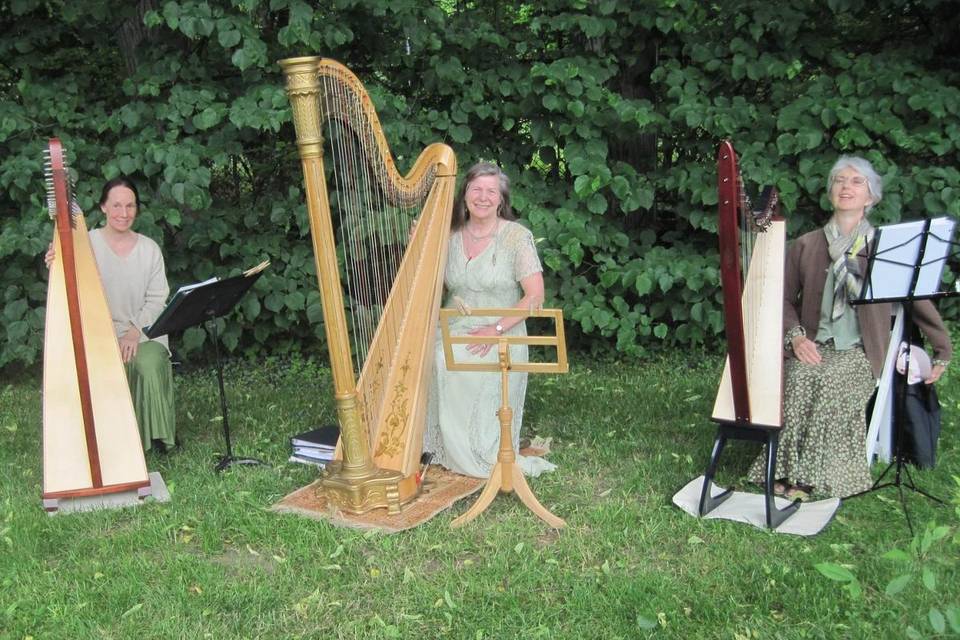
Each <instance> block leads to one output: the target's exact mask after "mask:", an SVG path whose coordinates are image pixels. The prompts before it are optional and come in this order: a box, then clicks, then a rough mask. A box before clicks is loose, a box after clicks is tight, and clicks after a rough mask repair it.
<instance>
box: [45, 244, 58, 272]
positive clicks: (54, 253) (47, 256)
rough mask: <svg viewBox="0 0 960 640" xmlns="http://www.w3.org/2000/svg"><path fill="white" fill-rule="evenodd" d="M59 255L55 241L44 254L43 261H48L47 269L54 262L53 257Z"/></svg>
mask: <svg viewBox="0 0 960 640" xmlns="http://www.w3.org/2000/svg"><path fill="white" fill-rule="evenodd" d="M56 257H57V251H56V249H54V248H53V243H52V242H51V243H50V246H49V247H47V253H46V254H45V255H44V256H43V261H44V262H46V263H47V269H49V268H50V265H52V264H53V259H54V258H56Z"/></svg>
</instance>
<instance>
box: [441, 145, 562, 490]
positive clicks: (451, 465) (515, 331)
mask: <svg viewBox="0 0 960 640" xmlns="http://www.w3.org/2000/svg"><path fill="white" fill-rule="evenodd" d="M515 220H516V217H515V216H514V215H513V211H512V209H511V207H510V183H509V179H508V178H507V176H506V174H504V173H503V172H502V171H501V170H500V168H499V167H497V166H496V165H493V164H489V163H483V162H481V163H478V164H476V165H474V166H473V167H472V168H471V169H470V170H469V171H468V172H467V175H466V177H465V178H464V181H463V185H462V186H461V188H460V191H459V193H458V194H457V198H456V201H455V203H454V210H453V220H452V223H451V236H450V245H449V248H448V253H447V265H446V270H445V274H444V284H445V287H446V295H445V304H444V306H447V307H450V306H461V307H462V306H466V307H469V308H473V309H477V308H481V307H501V308H503V307H516V308H519V309H530V308H537V307H539V306H540V305H541V304H542V302H543V268H542V267H541V266H540V259H539V258H538V257H537V249H536V246H535V244H534V241H533V234H531V233H530V231H529V230H528V229H527V228H526V227H523V226H522V225H520V224H519V223H517V222H515ZM450 325H451V326H450V328H451V333H453V334H455V335H475V336H498V335H526V333H527V331H526V324H525V322H524V320H523V319H522V318H515V317H503V318H489V317H483V316H471V315H465V316H459V317H457V318H455V319H454V320H452V321H451V323H450ZM438 336H439V332H438ZM454 351H455V352H456V357H457V361H464V362H468V361H471V360H473V361H477V362H481V361H482V362H491V363H495V362H497V352H496V349H493V348H492V345H489V344H471V345H455V346H454ZM510 358H511V360H512V361H513V362H526V361H527V347H526V346H520V345H518V346H514V347H512V348H511V351H510ZM509 380H510V383H509V384H510V391H509V397H510V406H511V407H512V408H513V425H512V433H513V448H514V450H517V449H518V446H519V440H520V426H521V424H522V422H523V403H524V397H525V395H526V389H527V374H526V373H511V374H510V376H509ZM500 403H501V394H500V374H499V373H486V372H473V371H469V372H467V371H456V372H454V371H447V367H446V362H445V359H444V354H443V345H442V342H441V340H440V338H439V337H438V341H437V345H436V351H435V358H434V376H433V382H432V384H431V389H430V399H429V404H428V410H427V425H426V427H427V428H426V435H425V437H424V450H425V451H430V452H432V453H433V454H434V462H436V463H437V464H440V465H442V466H444V467H446V468H448V469H450V470H452V471H456V472H457V473H462V474H464V475H468V476H474V477H478V478H486V477H488V476H489V475H490V470H491V469H492V468H493V465H494V464H496V461H497V450H498V449H499V446H500V423H499V420H498V418H497V410H498V409H499V408H500ZM517 463H518V464H519V465H520V467H521V469H523V472H524V473H525V474H527V475H531V476H536V475H539V474H541V473H543V472H544V471H552V470H553V469H555V468H556V467H555V465H553V464H551V463H550V462H547V461H546V460H544V459H543V458H539V457H534V456H519V455H518V456H517Z"/></svg>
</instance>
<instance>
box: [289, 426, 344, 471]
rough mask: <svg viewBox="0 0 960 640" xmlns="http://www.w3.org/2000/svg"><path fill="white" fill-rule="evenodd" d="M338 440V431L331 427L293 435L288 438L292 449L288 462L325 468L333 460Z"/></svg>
mask: <svg viewBox="0 0 960 640" xmlns="http://www.w3.org/2000/svg"><path fill="white" fill-rule="evenodd" d="M339 438H340V429H338V428H337V427H336V426H333V425H328V426H324V427H318V428H316V429H312V430H310V431H306V432H304V433H301V434H298V435H295V436H293V437H292V438H290V448H291V449H292V454H291V456H290V462H300V463H302V464H315V465H319V466H321V467H322V466H326V464H327V463H328V462H330V461H331V460H333V454H334V452H335V451H336V449H337V440H339Z"/></svg>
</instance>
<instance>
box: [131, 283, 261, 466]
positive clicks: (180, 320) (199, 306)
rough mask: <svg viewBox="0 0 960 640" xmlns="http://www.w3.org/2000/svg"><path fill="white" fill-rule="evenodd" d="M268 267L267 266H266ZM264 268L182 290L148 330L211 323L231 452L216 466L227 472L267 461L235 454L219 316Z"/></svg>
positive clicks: (161, 331) (160, 332)
mask: <svg viewBox="0 0 960 640" xmlns="http://www.w3.org/2000/svg"><path fill="white" fill-rule="evenodd" d="M263 266H264V267H265V266H266V265H263ZM261 273H263V271H262V269H261V270H258V271H254V270H253V269H251V270H250V271H248V272H246V273H243V274H240V275H238V276H234V277H232V278H227V279H225V280H217V281H215V282H211V283H209V284H204V285H200V286H196V287H193V288H189V289H181V290H180V291H177V293H176V294H175V295H174V296H173V298H172V299H171V300H170V302H169V303H168V304H167V306H166V308H165V309H164V310H163V311H162V312H161V313H160V317H159V318H157V321H156V322H154V323H153V324H152V325H151V326H149V327H147V328H146V329H145V330H144V332H143V333H144V335H146V336H147V337H148V338H154V337H156V336H162V335H165V334H167V333H172V332H174V331H179V330H183V329H186V328H188V327H193V326H196V325H198V324H207V323H209V324H207V326H209V327H210V328H211V333H212V334H213V353H214V358H215V360H216V363H217V384H218V386H219V389H220V416H221V418H222V419H223V439H224V441H225V442H226V445H227V452H226V454H225V455H223V456H221V458H220V460H219V461H218V462H217V464H216V466H215V467H214V469H215V470H216V471H223V470H224V469H226V468H227V467H229V466H231V465H234V464H245V465H254V464H266V463H264V462H263V461H262V460H258V459H256V458H238V457H236V456H234V455H233V448H232V445H231V442H230V422H229V420H228V419H227V395H226V392H225V391H224V387H223V362H222V361H221V360H220V335H219V333H218V332H217V322H216V319H217V318H219V317H221V316H224V315H226V314H227V313H229V312H230V311H232V310H233V307H234V306H235V305H236V304H237V302H239V300H240V298H242V297H243V295H244V294H245V293H246V292H247V290H248V289H249V288H250V287H251V286H253V283H254V282H256V281H257V278H259V277H260V274H261Z"/></svg>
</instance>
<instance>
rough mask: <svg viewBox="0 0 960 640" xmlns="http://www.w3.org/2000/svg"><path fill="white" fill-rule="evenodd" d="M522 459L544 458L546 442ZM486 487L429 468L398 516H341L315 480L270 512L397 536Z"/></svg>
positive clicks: (383, 512)
mask: <svg viewBox="0 0 960 640" xmlns="http://www.w3.org/2000/svg"><path fill="white" fill-rule="evenodd" d="M520 453H521V454H522V455H525V456H544V455H547V454H548V453H550V439H549V438H544V439H541V438H534V440H533V442H532V443H531V444H530V446H528V447H525V448H523V449H521V450H520ZM486 483H487V481H486V479H484V478H471V477H469V476H462V475H460V474H459V473H454V472H453V471H448V470H447V469H444V468H443V467H441V466H439V465H432V466H431V467H430V471H429V472H428V473H427V475H426V480H425V481H424V487H423V491H422V492H421V493H420V495H419V496H417V497H416V498H415V499H414V500H412V501H411V502H410V503H409V504H407V505H406V506H405V507H404V509H403V511H402V512H401V513H400V514H398V515H390V514H388V513H387V510H386V509H374V510H373V511H371V512H369V513H365V514H362V515H353V514H349V513H343V512H341V511H340V510H338V509H337V508H336V507H333V506H331V505H329V504H327V499H326V498H325V497H324V496H323V495H322V494H320V493H318V492H317V488H318V487H319V486H320V480H319V479H318V480H316V481H314V482H312V483H311V484H308V485H307V486H305V487H302V488H300V489H297V490H296V491H294V492H293V493H290V494H289V495H286V496H284V497H283V498H282V499H280V500H279V501H278V502H276V503H275V504H274V505H273V506H271V507H270V510H271V511H275V512H277V513H293V514H296V515H301V516H305V517H307V518H313V519H315V520H326V521H328V522H330V523H331V524H334V525H336V526H339V527H352V528H355V529H376V530H379V531H383V532H384V533H398V532H400V531H405V530H407V529H412V528H413V527H416V526H419V525H421V524H423V523H424V522H426V521H427V520H430V519H431V518H433V517H434V516H435V515H437V514H438V513H440V512H442V511H445V510H447V509H449V508H450V507H451V506H453V503H455V502H456V501H457V500H461V499H463V498H466V497H467V496H469V495H471V494H474V493H476V492H477V491H479V490H480V489H481V488H483V486H484V485H485V484H486Z"/></svg>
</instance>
